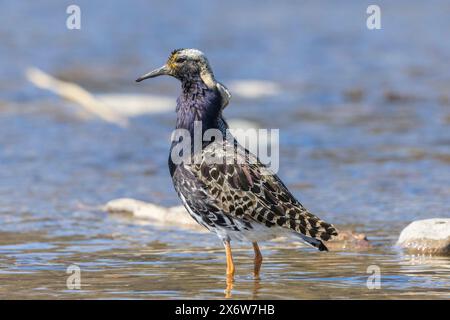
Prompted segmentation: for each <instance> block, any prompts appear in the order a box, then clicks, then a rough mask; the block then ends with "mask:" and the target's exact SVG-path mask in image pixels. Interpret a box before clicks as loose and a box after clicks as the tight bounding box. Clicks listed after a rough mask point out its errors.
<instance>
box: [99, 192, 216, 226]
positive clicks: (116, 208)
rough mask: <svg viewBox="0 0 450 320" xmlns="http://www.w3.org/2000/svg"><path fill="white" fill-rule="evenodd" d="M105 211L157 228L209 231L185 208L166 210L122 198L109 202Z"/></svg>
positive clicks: (151, 204) (178, 207)
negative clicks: (127, 215)
mask: <svg viewBox="0 0 450 320" xmlns="http://www.w3.org/2000/svg"><path fill="white" fill-rule="evenodd" d="M104 210H105V211H107V212H110V213H128V214H132V215H133V216H135V217H136V218H140V219H146V220H149V222H151V223H152V224H153V225H157V226H163V227H164V226H166V227H179V228H184V229H190V230H195V231H202V232H206V231H207V230H206V229H205V228H203V227H202V226H200V225H199V224H198V223H197V222H195V221H194V219H192V217H191V216H190V215H189V213H188V212H187V211H186V209H185V208H184V207H183V206H176V207H169V208H166V207H162V206H158V205H156V204H153V203H149V202H144V201H140V200H135V199H129V198H122V199H115V200H111V201H109V202H108V203H107V204H106V205H105V206H104Z"/></svg>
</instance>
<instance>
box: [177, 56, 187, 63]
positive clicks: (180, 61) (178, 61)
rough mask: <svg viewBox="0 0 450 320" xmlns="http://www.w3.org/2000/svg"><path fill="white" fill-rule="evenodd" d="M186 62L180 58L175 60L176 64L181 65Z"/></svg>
mask: <svg viewBox="0 0 450 320" xmlns="http://www.w3.org/2000/svg"><path fill="white" fill-rule="evenodd" d="M185 61H186V58H183V57H180V58H177V59H176V60H175V62H176V63H183V62H185Z"/></svg>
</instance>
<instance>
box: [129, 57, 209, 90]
mask: <svg viewBox="0 0 450 320" xmlns="http://www.w3.org/2000/svg"><path fill="white" fill-rule="evenodd" d="M162 75H167V76H172V77H175V78H177V79H179V80H181V81H185V80H190V79H196V78H201V79H202V80H203V82H205V83H206V84H208V82H209V83H211V82H215V81H214V75H213V72H212V70H211V67H210V65H209V62H208V59H207V58H206V56H205V55H204V53H203V52H201V51H200V50H197V49H177V50H174V51H172V53H171V54H170V57H169V59H168V60H167V62H166V64H165V65H163V66H162V67H160V68H158V69H155V70H153V71H150V72H149V73H146V74H144V75H143V76H141V77H139V78H138V79H137V80H136V81H137V82H140V81H142V80H145V79H149V78H154V77H158V76H162Z"/></svg>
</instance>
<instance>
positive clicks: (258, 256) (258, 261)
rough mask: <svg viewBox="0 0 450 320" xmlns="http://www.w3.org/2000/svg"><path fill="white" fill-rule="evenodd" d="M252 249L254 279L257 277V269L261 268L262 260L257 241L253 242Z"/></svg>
mask: <svg viewBox="0 0 450 320" xmlns="http://www.w3.org/2000/svg"><path fill="white" fill-rule="evenodd" d="M253 250H254V251H255V268H254V271H253V274H254V276H255V278H256V279H259V271H260V270H261V264H262V261H263V257H262V255H261V251H259V247H258V243H257V242H253Z"/></svg>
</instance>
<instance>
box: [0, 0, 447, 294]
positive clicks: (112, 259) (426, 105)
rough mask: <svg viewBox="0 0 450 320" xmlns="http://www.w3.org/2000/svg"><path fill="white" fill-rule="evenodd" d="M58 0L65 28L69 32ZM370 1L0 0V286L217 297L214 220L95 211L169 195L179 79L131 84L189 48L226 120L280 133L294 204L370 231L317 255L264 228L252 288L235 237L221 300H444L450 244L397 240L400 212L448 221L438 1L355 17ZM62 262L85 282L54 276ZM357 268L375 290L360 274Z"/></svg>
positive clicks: (220, 282) (219, 267)
mask: <svg viewBox="0 0 450 320" xmlns="http://www.w3.org/2000/svg"><path fill="white" fill-rule="evenodd" d="M71 4H76V5H78V6H79V7H80V8H81V29H80V30H69V29H67V28H66V19H67V18H68V16H69V14H67V13H66V9H67V7H68V6H69V5H71ZM370 4H372V2H369V1H331V0H330V1H270V2H269V1H248V2H242V1H235V0H231V1H226V2H224V1H189V2H184V1H148V0H147V1H143V0H142V1H139V0H132V1H119V0H117V1H107V2H106V1H102V2H100V1H83V0H77V1H39V2H37V1H34V2H31V1H29V2H25V1H2V2H1V3H0V6H1V10H0V12H1V13H0V17H1V19H0V21H1V22H0V39H1V45H0V65H1V67H0V68H1V71H2V72H1V76H0V297H2V298H12V297H16V298H25V297H27V298H49V297H50V298H130V297H131V298H133V297H134V298H180V297H181V298H217V297H219V298H220V297H223V288H222V287H225V285H224V281H225V279H223V269H224V257H223V253H222V247H221V243H220V242H219V241H218V240H216V237H215V236H214V235H212V234H211V235H210V234H202V235H201V236H199V235H198V234H197V233H195V232H191V231H183V230H179V229H177V228H163V229H160V228H156V227H154V226H152V225H151V224H150V223H148V222H146V221H145V220H136V219H134V218H132V217H128V216H121V215H110V214H108V213H105V212H102V211H101V210H99V209H97V208H100V206H101V205H103V204H105V203H106V202H107V201H109V200H112V199H115V198H121V197H129V198H135V199H140V200H143V201H147V202H152V203H155V204H158V205H161V206H175V205H179V201H178V198H177V196H176V194H175V192H174V190H173V187H172V182H171V179H170V176H169V173H168V169H167V167H166V164H167V157H168V152H169V146H170V145H169V137H170V133H171V131H172V129H173V127H174V125H175V117H176V115H175V113H174V106H175V99H176V97H177V95H178V93H179V84H178V82H177V81H176V80H174V79H172V78H165V79H163V78H158V79H157V80H153V81H147V82H144V83H141V84H136V83H135V82H134V79H136V78H137V77H138V76H139V75H141V74H143V73H145V72H148V71H150V70H152V69H153V68H155V67H159V66H160V65H162V64H163V63H164V62H165V60H166V59H167V57H168V55H169V54H170V52H171V51H172V50H173V49H175V48H190V47H191V48H198V49H200V50H202V51H203V52H205V54H206V55H207V57H208V58H209V60H210V63H211V65H212V67H213V70H214V73H215V75H216V78H217V79H218V80H219V81H220V82H222V83H224V84H225V85H226V86H228V87H229V89H230V91H231V93H232V94H233V99H232V101H231V103H230V105H229V106H228V107H227V109H226V110H225V117H226V118H228V119H232V120H234V121H240V122H239V123H246V124H247V125H250V126H254V127H260V128H279V129H280V170H279V175H280V177H281V178H282V179H283V180H284V181H285V183H286V184H287V186H288V187H289V188H290V189H291V191H292V192H293V193H294V194H295V195H296V196H297V197H298V199H299V200H300V201H301V202H302V203H303V204H304V205H305V206H306V207H307V208H309V209H310V210H311V211H312V212H314V213H316V214H317V215H319V216H320V217H321V218H323V219H325V220H327V221H330V222H332V223H334V224H335V225H337V226H338V227H340V228H345V229H351V230H355V231H357V232H362V233H365V234H366V235H367V237H368V238H369V240H371V248H370V249H367V250H365V251H363V252H350V251H349V252H337V253H330V254H329V255H327V256H326V257H324V256H323V255H319V254H317V253H316V252H313V251H310V250H309V249H296V247H295V246H294V245H293V244H291V243H288V244H285V243H272V244H271V243H268V244H266V245H265V247H264V246H263V250H265V254H266V256H267V259H266V261H267V263H266V262H265V264H264V265H263V273H264V272H265V275H264V274H263V279H266V280H265V281H264V280H263V281H261V282H258V283H255V282H253V280H252V279H251V277H250V270H251V263H252V260H251V258H250V257H251V248H249V247H244V246H243V247H241V249H238V250H237V258H236V259H237V265H238V283H237V284H236V286H235V292H234V297H238V298H331V297H336V298H340V297H341V298H352V297H353V298H355V297H367V298H371V297H373V298H380V297H381V298H385V297H409V296H411V295H414V296H416V297H438V298H442V297H447V298H448V297H449V296H448V286H449V278H448V275H449V265H450V263H449V260H448V258H445V257H440V258H439V257H432V258H427V259H422V258H421V259H419V260H417V259H416V258H415V257H411V256H408V255H404V254H402V253H400V252H398V251H397V250H396V249H395V248H394V247H393V245H394V244H395V241H396V239H397V238H398V234H399V232H400V231H401V229H402V228H403V227H404V226H405V225H407V224H408V223H409V222H411V221H412V220H416V219H424V218H431V217H449V212H450V201H449V197H450V72H449V70H450V42H449V41H448V34H449V31H450V19H449V16H450V3H449V2H448V1H444V0H431V1H426V2H423V1H413V2H411V1H406V0H405V1H395V2H394V1H377V3H376V4H377V5H379V6H380V8H381V26H382V29H381V30H369V29H368V28H367V27H366V19H367V17H368V14H367V13H366V9H367V7H368V6H369V5H370ZM31 67H33V68H39V69H41V70H43V71H44V72H46V73H48V74H50V75H52V76H53V77H55V78H57V79H60V80H62V81H66V82H71V83H75V84H77V85H79V86H81V87H83V88H84V89H86V90H87V91H88V92H90V93H91V94H92V95H93V96H95V97H97V98H99V99H105V100H104V101H109V102H110V103H111V105H114V108H113V106H112V107H111V108H113V109H114V110H115V112H116V113H117V114H120V116H121V117H124V118H127V119H128V121H129V124H128V126H127V127H120V126H117V125H115V124H114V123H109V122H106V121H103V120H102V119H101V118H98V117H93V116H91V115H89V114H87V113H86V112H85V111H83V109H82V108H81V107H80V105H79V103H77V102H75V101H71V100H67V99H63V98H62V97H61V96H60V95H58V94H55V92H51V91H49V90H43V89H42V88H38V87H37V86H36V85H35V84H33V83H32V82H30V79H29V77H27V75H26V72H27V70H29V68H31ZM205 243H207V244H205ZM291 246H294V248H293V249H292V248H291V249H290V250H287V248H290V247H291ZM263 254H264V252H263ZM70 264H77V265H79V266H80V267H81V270H82V289H81V290H68V289H67V288H66V283H65V281H66V280H65V279H66V276H67V275H66V273H65V271H66V268H67V266H68V265H70ZM372 264H375V265H380V266H381V269H382V271H383V272H385V274H386V276H385V278H384V279H385V282H383V288H382V290H375V291H368V290H367V288H366V279H367V275H366V268H367V266H368V265H372ZM343 265H345V266H346V268H345V270H342V269H340V268H341V266H343Z"/></svg>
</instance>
